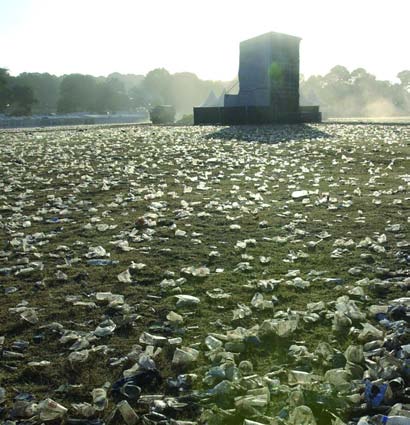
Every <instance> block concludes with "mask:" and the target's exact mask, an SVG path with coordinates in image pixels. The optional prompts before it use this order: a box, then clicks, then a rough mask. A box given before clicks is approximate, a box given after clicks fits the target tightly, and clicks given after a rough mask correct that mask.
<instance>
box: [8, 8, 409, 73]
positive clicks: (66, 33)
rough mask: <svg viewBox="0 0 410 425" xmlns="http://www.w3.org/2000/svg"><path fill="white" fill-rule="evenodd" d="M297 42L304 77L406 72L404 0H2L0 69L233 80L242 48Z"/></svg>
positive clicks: (407, 24) (406, 47)
mask: <svg viewBox="0 0 410 425" xmlns="http://www.w3.org/2000/svg"><path fill="white" fill-rule="evenodd" d="M268 31H277V32H284V33H287V34H292V35H297V36H299V37H302V39H303V40H302V42H301V50H300V52H301V72H302V73H304V74H305V75H307V76H308V75H311V74H324V73H326V72H328V71H329V69H330V68H331V67H332V66H334V65H337V64H340V65H345V66H346V67H347V68H348V69H349V70H350V71H352V70H353V69H355V68H358V67H363V68H366V69H367V70H368V71H369V72H371V73H373V74H375V75H376V76H377V77H378V78H380V79H387V80H394V79H395V76H396V74H397V73H398V72H399V71H402V70H404V69H410V0H389V1H383V0H343V1H342V0H339V1H336V0H310V1H308V0H281V1H277V0H236V1H234V0H229V1H228V0H206V1H195V0H115V1H108V0H0V67H5V68H8V69H9V71H10V73H11V74H12V75H17V74H18V73H20V72H23V71H29V72H49V73H52V74H57V75H61V74H68V73H74V72H79V73H88V74H92V75H107V74H109V73H111V72H114V71H118V72H121V73H135V74H146V73H147V72H148V71H150V70H152V69H154V68H157V67H164V68H167V69H168V70H169V71H170V72H171V73H174V72H180V71H190V72H194V73H196V74H197V75H198V76H199V77H200V78H204V79H218V80H230V79H232V78H234V77H235V76H236V74H237V71H238V59H239V42H240V41H241V40H244V39H247V38H250V37H253V36H256V35H259V34H262V33H264V32H268Z"/></svg>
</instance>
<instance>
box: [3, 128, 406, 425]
mask: <svg viewBox="0 0 410 425" xmlns="http://www.w3.org/2000/svg"><path fill="white" fill-rule="evenodd" d="M0 161H1V164H0V165H1V168H0V169H1V173H2V180H1V181H0V293H1V295H2V303H1V307H0V353H1V355H0V420H1V421H2V423H4V424H7V425H12V424H42V423H50V424H54V423H64V424H72V425H76V424H78V425H80V424H81V425H102V424H122V423H123V424H127V425H134V424H147V425H148V424H149V425H155V424H158V425H166V424H169V425H193V424H209V425H223V424H244V425H263V424H265V425H268V424H271V425H276V424H286V425H299V424H302V425H325V424H333V425H343V424H349V425H350V424H360V425H365V424H370V425H371V424H384V423H387V424H410V337H409V335H410V333H409V323H410V292H409V288H410V267H409V266H410V232H409V228H410V213H409V211H410V209H409V201H410V195H409V189H410V174H409V170H410V126H398V127H395V126H382V125H374V126H366V125H356V126H349V125H343V124H339V125H312V126H277V127H260V128H256V127H255V128H246V127H238V128H214V127H212V128H211V127H155V126H141V127H135V128H131V127H127V128H126V129H119V128H118V129H109V128H106V129H94V130H92V129H87V130H86V131H80V130H77V129H66V130H63V131H44V132H41V131H37V132H36V131H34V132H26V131H21V132H2V133H1V132H0Z"/></svg>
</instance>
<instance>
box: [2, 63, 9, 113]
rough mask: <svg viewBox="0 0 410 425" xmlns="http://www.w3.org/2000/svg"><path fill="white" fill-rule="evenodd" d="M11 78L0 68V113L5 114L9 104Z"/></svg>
mask: <svg viewBox="0 0 410 425" xmlns="http://www.w3.org/2000/svg"><path fill="white" fill-rule="evenodd" d="M10 80H11V77H10V75H9V73H8V71H7V69H5V68H0V113H2V112H5V111H6V110H7V108H8V106H9V104H10V102H11V89H10Z"/></svg>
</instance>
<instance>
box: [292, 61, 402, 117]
mask: <svg viewBox="0 0 410 425" xmlns="http://www.w3.org/2000/svg"><path fill="white" fill-rule="evenodd" d="M397 78H398V79H399V80H400V83H397V84H394V83H391V82H390V81H381V80H377V79H376V77H375V76H374V75H372V74H369V73H368V72H367V71H366V70H365V69H363V68H358V69H355V70H354V71H352V72H349V71H348V70H347V69H346V68H345V67H344V66H340V65H338V66H335V67H334V68H332V69H331V70H330V72H329V73H327V74H326V75H325V76H321V75H315V76H311V77H309V78H308V79H306V80H305V79H304V78H303V76H301V81H300V103H301V104H302V105H320V107H321V110H322V111H323V112H324V113H325V114H326V115H327V116H328V117H381V116H400V115H410V71H402V72H399V73H398V74H397Z"/></svg>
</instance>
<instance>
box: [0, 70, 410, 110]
mask: <svg viewBox="0 0 410 425" xmlns="http://www.w3.org/2000/svg"><path fill="white" fill-rule="evenodd" d="M397 77H398V78H399V80H400V83H396V84H394V83H391V82H389V81H380V80H377V79H376V78H375V77H374V76H373V75H371V74H369V73H368V72H367V71H366V70H365V69H363V68H359V69H356V70H354V71H352V72H349V71H348V70H347V69H346V68H345V67H343V66H340V65H338V66H335V67H334V68H332V69H331V70H330V72H329V73H328V74H326V75H324V76H321V75H317V76H311V77H309V78H308V79H304V78H303V76H301V81H300V101H301V104H302V105H320V107H321V109H322V111H323V112H324V113H325V114H326V115H327V116H331V117H357V116H382V115H383V116H394V115H396V116H397V115H410V71H402V72H400V73H399V74H398V75H397ZM233 83H234V82H233V81H230V82H222V81H204V80H201V79H199V78H198V77H197V76H196V75H195V74H192V73H189V72H181V73H176V74H170V73H169V72H168V71H167V70H166V69H164V68H159V69H154V70H153V71H150V72H149V73H148V74H147V75H145V76H144V75H134V74H120V73H113V74H110V75H108V76H107V77H94V76H91V75H83V74H70V75H63V76H61V77H57V76H55V75H50V74H47V73H22V74H20V75H18V76H17V77H12V76H10V75H9V73H8V72H7V70H5V69H2V68H0V113H5V114H7V115H30V114H50V113H55V112H57V113H68V112H94V113H106V112H119V111H129V112H132V111H135V109H136V108H138V107H151V106H155V105H173V106H174V107H175V109H176V111H177V113H178V114H179V115H183V114H192V107H193V106H198V105H200V104H201V103H202V102H204V100H205V99H206V98H207V97H208V95H209V93H210V92H211V91H213V92H214V93H215V95H216V96H219V95H220V94H221V93H222V92H223V90H229V89H230V88H231V87H232V85H233Z"/></svg>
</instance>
